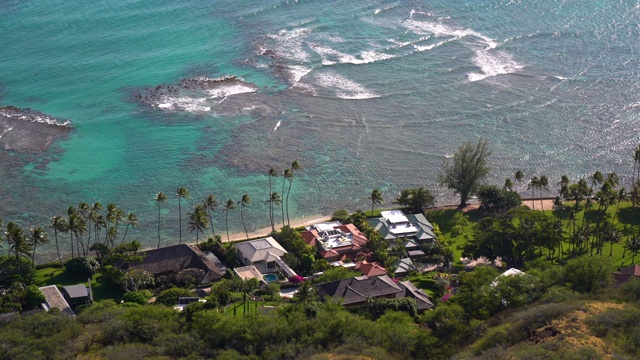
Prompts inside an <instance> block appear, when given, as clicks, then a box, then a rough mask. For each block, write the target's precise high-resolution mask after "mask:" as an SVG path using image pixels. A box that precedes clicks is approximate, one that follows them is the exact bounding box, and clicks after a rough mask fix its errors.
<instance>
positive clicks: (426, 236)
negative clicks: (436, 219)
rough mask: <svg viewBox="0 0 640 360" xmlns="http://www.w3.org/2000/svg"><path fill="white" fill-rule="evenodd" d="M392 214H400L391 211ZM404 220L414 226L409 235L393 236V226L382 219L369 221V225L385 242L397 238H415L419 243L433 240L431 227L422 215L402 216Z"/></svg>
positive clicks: (433, 234)
mask: <svg viewBox="0 0 640 360" xmlns="http://www.w3.org/2000/svg"><path fill="white" fill-rule="evenodd" d="M393 212H394V213H396V212H397V213H400V214H402V212H401V211H399V210H393ZM402 215H403V216H404V217H405V218H406V220H408V222H409V223H410V224H412V225H413V226H415V228H416V230H414V231H413V232H410V233H406V234H402V235H398V234H394V233H393V232H392V231H391V230H392V228H391V227H392V226H394V224H392V223H390V222H389V221H387V219H385V218H384V217H379V218H374V219H369V220H368V221H369V225H371V226H372V227H373V228H374V229H375V230H378V231H379V232H380V234H381V235H382V237H383V238H384V239H386V240H393V239H397V238H403V237H407V238H415V239H418V240H421V241H426V240H435V238H436V235H435V233H434V232H433V225H432V224H431V223H430V222H429V220H427V218H425V217H424V215H422V214H402Z"/></svg>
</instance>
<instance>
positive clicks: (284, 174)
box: [280, 169, 293, 226]
mask: <svg viewBox="0 0 640 360" xmlns="http://www.w3.org/2000/svg"><path fill="white" fill-rule="evenodd" d="M292 178H293V173H292V172H291V169H284V171H283V172H282V196H284V184H285V183H286V182H287V180H291V179H292ZM280 209H281V210H282V226H285V225H286V224H287V223H285V222H284V201H283V202H281V204H280Z"/></svg>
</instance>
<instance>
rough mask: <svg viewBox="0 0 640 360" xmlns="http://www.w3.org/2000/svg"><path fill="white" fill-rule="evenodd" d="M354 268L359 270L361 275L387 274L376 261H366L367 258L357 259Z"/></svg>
mask: <svg viewBox="0 0 640 360" xmlns="http://www.w3.org/2000/svg"><path fill="white" fill-rule="evenodd" d="M355 268H356V269H357V270H360V271H361V272H362V274H363V275H366V276H368V277H373V276H382V275H386V274H387V269H385V268H383V267H382V266H380V264H378V263H377V262H372V263H370V262H368V261H367V260H362V261H358V262H357V263H356V266H355Z"/></svg>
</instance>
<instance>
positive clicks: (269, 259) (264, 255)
mask: <svg viewBox="0 0 640 360" xmlns="http://www.w3.org/2000/svg"><path fill="white" fill-rule="evenodd" d="M236 249H238V259H239V260H240V262H241V263H242V264H244V265H247V266H249V265H253V266H255V267H256V268H257V269H258V270H259V271H260V272H261V273H265V272H274V271H276V270H277V269H278V263H277V259H280V258H281V257H282V256H284V254H286V253H287V250H285V249H284V248H283V247H282V245H280V244H279V243H278V242H277V241H276V240H275V239H274V238H273V237H271V236H269V237H267V238H263V239H257V240H251V241H243V242H240V243H237V244H236Z"/></svg>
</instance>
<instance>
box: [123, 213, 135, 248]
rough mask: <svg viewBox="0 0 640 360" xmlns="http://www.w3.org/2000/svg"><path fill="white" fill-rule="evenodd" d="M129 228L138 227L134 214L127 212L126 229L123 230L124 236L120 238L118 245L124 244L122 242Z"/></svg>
mask: <svg viewBox="0 0 640 360" xmlns="http://www.w3.org/2000/svg"><path fill="white" fill-rule="evenodd" d="M129 226H133V227H136V226H138V217H137V216H136V214H135V213H132V212H129V213H128V214H127V227H126V228H125V229H124V235H123V236H122V241H120V244H124V240H125V239H126V238H127V232H128V231H129Z"/></svg>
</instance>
